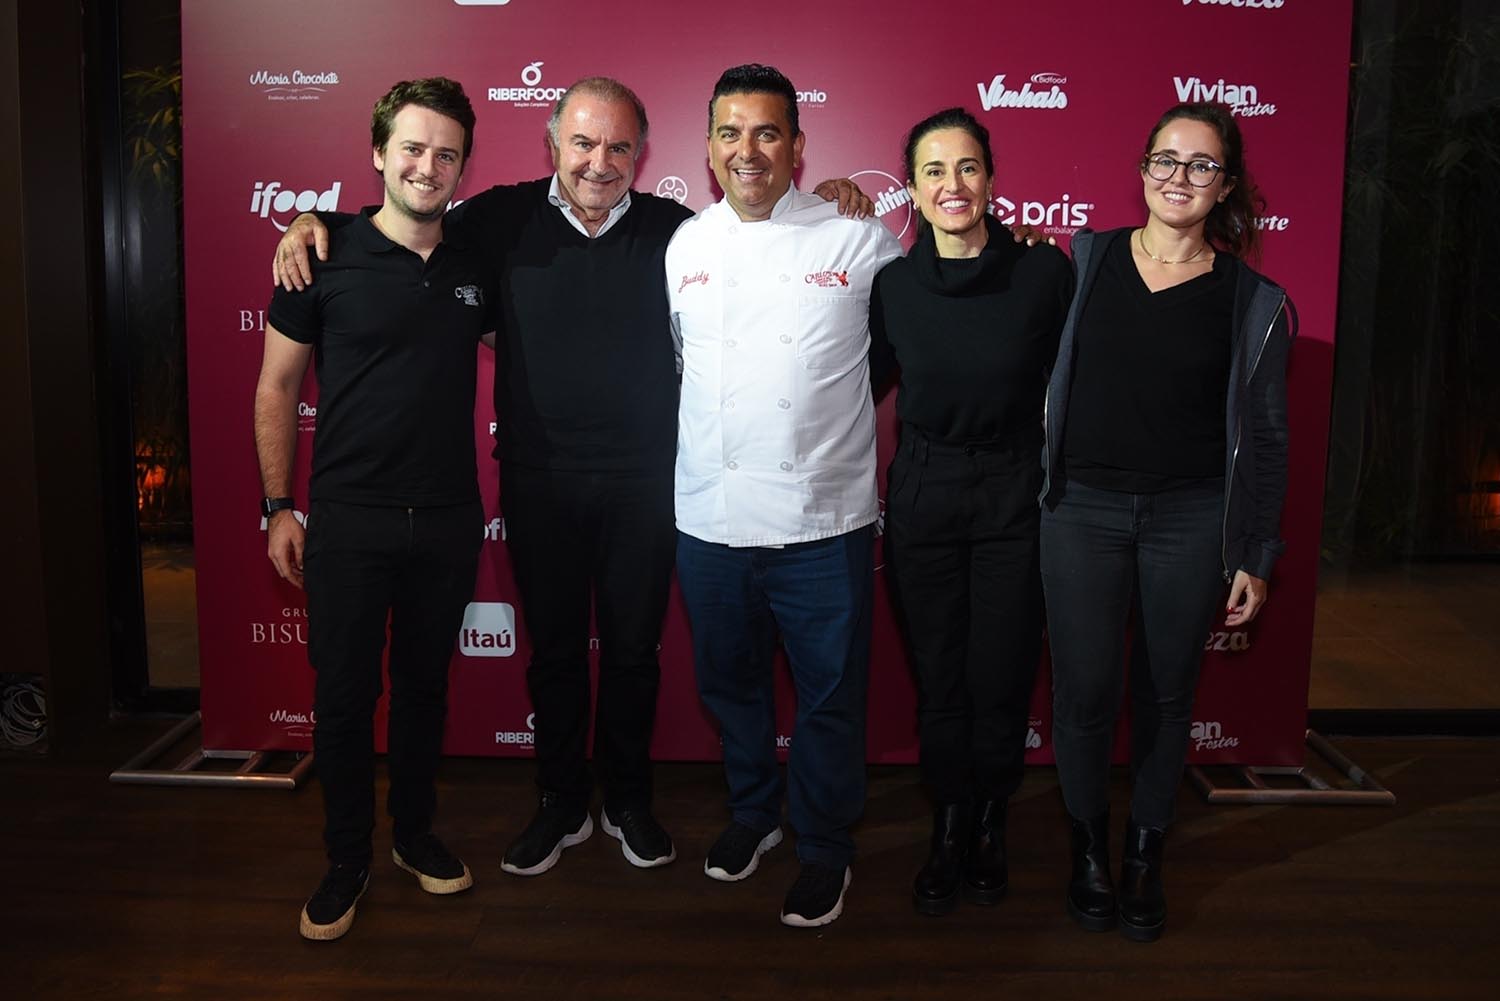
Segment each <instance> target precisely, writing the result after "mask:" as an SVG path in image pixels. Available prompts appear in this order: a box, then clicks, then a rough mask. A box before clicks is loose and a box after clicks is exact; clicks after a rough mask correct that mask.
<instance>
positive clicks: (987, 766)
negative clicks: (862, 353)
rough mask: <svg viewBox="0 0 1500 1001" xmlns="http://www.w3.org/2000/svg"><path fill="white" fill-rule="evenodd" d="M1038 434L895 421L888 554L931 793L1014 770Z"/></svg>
mask: <svg viewBox="0 0 1500 1001" xmlns="http://www.w3.org/2000/svg"><path fill="white" fill-rule="evenodd" d="M1039 438H1040V431H1039V430H1038V431H1037V432H1036V433H1034V434H1031V435H1023V436H1021V439H1022V440H1021V441H1020V442H1017V443H1015V444H1013V445H1011V446H1009V447H1003V448H993V447H990V448H986V447H977V446H969V447H966V446H956V445H946V444H943V443H942V442H938V441H933V440H931V439H929V438H928V437H927V436H925V435H923V434H922V433H921V432H920V431H917V430H915V429H914V428H912V427H911V426H909V425H908V426H904V427H903V428H902V436H901V443H900V445H899V447H898V448H897V451H896V455H895V458H894V459H893V460H892V462H891V468H890V471H889V475H888V476H887V478H886V482H887V484H888V486H887V496H886V524H885V554H886V562H887V565H888V567H889V570H890V573H891V576H890V580H891V584H892V593H893V596H894V597H895V601H896V607H897V611H898V615H899V619H900V622H901V626H902V631H903V633H904V635H905V637H906V641H907V647H908V649H909V651H910V655H911V663H912V668H913V670H914V671H915V673H916V676H917V690H918V703H917V723H918V732H919V735H920V740H921V762H922V777H923V780H924V782H925V783H926V785H927V789H928V793H929V795H931V797H932V799H933V800H934V802H936V803H938V804H943V803H956V802H962V801H965V800H969V799H974V798H977V799H981V800H989V799H1001V800H1003V799H1007V798H1009V797H1010V795H1011V794H1012V793H1014V792H1015V791H1016V788H1017V787H1018V786H1019V785H1020V783H1021V776H1022V769H1023V766H1024V763H1025V754H1026V730H1027V715H1028V712H1029V709H1030V704H1031V690H1032V686H1033V684H1034V683H1035V681H1036V667H1037V659H1038V657H1039V656H1040V653H1041V640H1042V587H1041V579H1040V576H1039V571H1038V562H1037V560H1038V557H1037V548H1038V546H1037V533H1038V522H1039V517H1040V516H1039V512H1038V510H1037V503H1036V494H1037V490H1038V489H1039V487H1040V484H1041V476H1042V471H1041V466H1040V464H1039V459H1038V450H1039V442H1038V441H1037V439H1039Z"/></svg>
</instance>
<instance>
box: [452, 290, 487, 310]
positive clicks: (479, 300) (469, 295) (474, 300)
mask: <svg viewBox="0 0 1500 1001" xmlns="http://www.w3.org/2000/svg"><path fill="white" fill-rule="evenodd" d="M453 298H455V299H462V300H463V301H464V305H465V306H483V305H484V289H482V288H480V287H479V286H478V285H460V286H459V287H458V288H456V289H454V290H453Z"/></svg>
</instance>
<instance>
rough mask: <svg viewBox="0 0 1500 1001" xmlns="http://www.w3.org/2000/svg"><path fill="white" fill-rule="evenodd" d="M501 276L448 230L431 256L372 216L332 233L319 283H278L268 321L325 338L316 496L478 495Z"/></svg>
mask: <svg viewBox="0 0 1500 1001" xmlns="http://www.w3.org/2000/svg"><path fill="white" fill-rule="evenodd" d="M490 274H491V273H490V270H489V268H488V267H487V265H486V264H485V263H484V258H483V257H482V255H480V254H478V253H475V252H472V251H470V250H469V249H468V248H467V247H465V246H464V245H463V244H462V242H459V241H455V240H454V239H450V238H449V235H448V234H447V233H446V232H445V233H444V238H443V242H442V243H440V244H439V245H438V246H437V248H436V249H434V250H433V252H432V254H431V255H430V256H429V257H428V259H427V260H426V261H423V260H422V258H421V256H420V255H418V254H416V253H414V252H413V251H411V250H408V249H407V248H405V247H403V246H401V245H400V244H397V243H395V242H393V241H392V240H390V239H389V238H388V237H386V236H385V235H384V234H383V233H381V232H380V230H378V229H376V228H375V225H374V224H373V223H372V222H371V221H370V218H369V216H368V215H360V216H359V217H357V218H356V219H355V220H354V221H353V222H352V223H351V224H350V225H348V226H345V227H342V228H341V229H338V230H335V231H334V232H332V233H331V234H330V235H329V248H328V260H327V261H326V262H320V261H317V260H314V261H313V284H312V286H311V287H310V288H309V289H308V290H307V291H305V292H286V291H284V290H282V289H281V288H279V287H278V288H277V289H276V292H275V294H274V295H273V296H272V297H271V307H270V310H269V312H268V313H267V320H268V321H269V322H270V324H271V325H272V326H274V327H275V328H276V329H277V330H278V331H280V332H281V333H282V334H284V335H286V336H287V337H289V338H291V339H292V340H294V341H298V342H300V343H303V344H312V345H314V348H315V354H314V359H315V366H316V372H317V378H318V416H317V430H316V432H315V433H314V436H313V459H312V479H311V484H310V487H309V495H310V499H311V500H314V501H318V500H326V501H339V502H343V503H348V504H370V505H382V506H397V507H417V506H439V505H448V504H464V503H470V502H472V501H474V500H476V499H477V498H478V496H479V488H478V475H477V470H476V467H475V463H474V381H475V368H476V361H477V359H476V353H477V348H478V342H479V338H480V337H481V336H482V335H484V334H485V333H487V332H488V331H490V330H493V329H494V326H495V324H494V318H493V307H492V306H491V303H492V302H493V301H494V300H495V299H496V298H497V297H496V296H495V295H493V291H494V287H495V286H494V282H493V281H492V279H491V277H490Z"/></svg>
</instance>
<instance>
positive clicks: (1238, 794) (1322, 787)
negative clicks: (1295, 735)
mask: <svg viewBox="0 0 1500 1001" xmlns="http://www.w3.org/2000/svg"><path fill="white" fill-rule="evenodd" d="M1307 746H1308V747H1310V748H1312V749H1313V750H1314V751H1316V752H1317V753H1318V754H1319V756H1321V757H1322V758H1323V760H1324V761H1326V762H1328V763H1329V764H1330V765H1332V766H1333V767H1334V768H1337V769H1338V770H1339V771H1340V772H1341V773H1343V775H1344V776H1345V777H1346V778H1348V779H1349V781H1350V782H1353V783H1354V784H1355V785H1356V786H1358V787H1359V788H1357V789H1341V788H1337V787H1335V786H1331V785H1329V784H1328V783H1327V782H1326V781H1324V780H1323V779H1322V778H1321V777H1319V776H1318V775H1317V774H1316V773H1314V772H1312V771H1309V770H1308V768H1307V767H1306V766H1305V765H1303V766H1299V767H1284V766H1282V767H1255V766H1249V765H1238V766H1235V768H1234V770H1235V772H1236V773H1237V774H1238V775H1239V777H1240V780H1241V781H1242V782H1243V783H1244V786H1245V787H1248V788H1244V787H1242V788H1226V787H1223V786H1217V785H1214V783H1213V780H1212V779H1210V778H1209V777H1208V775H1207V774H1206V773H1205V772H1204V771H1203V769H1202V768H1201V767H1199V766H1197V765H1194V766H1193V767H1191V768H1189V769H1188V777H1189V778H1190V779H1192V780H1193V785H1194V786H1196V787H1197V789H1198V791H1199V792H1200V793H1202V794H1203V798H1204V799H1206V800H1208V802H1210V803H1254V804H1267V803H1271V804H1288V803H1290V804H1299V803H1306V804H1319V805H1325V804H1332V805H1337V806H1395V805H1396V797H1395V794H1393V793H1392V792H1391V791H1390V790H1389V789H1387V788H1386V787H1385V786H1383V785H1381V784H1380V783H1379V782H1377V781H1376V780H1375V776H1373V775H1371V774H1370V773H1369V772H1367V771H1365V770H1364V769H1363V768H1361V767H1359V766H1358V765H1356V764H1355V763H1354V762H1352V761H1350V760H1349V759H1348V758H1346V757H1344V755H1343V754H1342V753H1340V752H1339V750H1338V749H1337V748H1336V747H1334V746H1333V745H1332V744H1330V743H1329V742H1328V741H1327V739H1326V738H1324V737H1323V735H1322V734H1320V733H1318V732H1317V731H1316V730H1309V731H1307ZM1262 775H1281V776H1285V775H1290V776H1293V777H1295V778H1299V779H1301V780H1302V782H1303V784H1304V785H1305V788H1302V789H1297V788H1291V789H1283V788H1278V787H1273V786H1268V785H1266V783H1265V782H1263V781H1262V780H1261V776H1262Z"/></svg>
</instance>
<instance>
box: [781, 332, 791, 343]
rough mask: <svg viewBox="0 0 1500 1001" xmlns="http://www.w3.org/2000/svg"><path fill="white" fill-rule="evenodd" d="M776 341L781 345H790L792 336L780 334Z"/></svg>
mask: <svg viewBox="0 0 1500 1001" xmlns="http://www.w3.org/2000/svg"><path fill="white" fill-rule="evenodd" d="M777 340H779V341H781V343H783V344H790V343H792V335H791V334H782V335H781V336H780V337H779V338H777Z"/></svg>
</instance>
